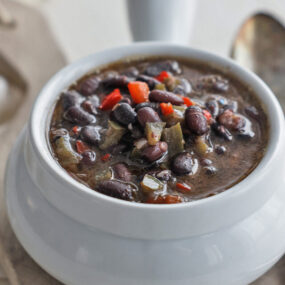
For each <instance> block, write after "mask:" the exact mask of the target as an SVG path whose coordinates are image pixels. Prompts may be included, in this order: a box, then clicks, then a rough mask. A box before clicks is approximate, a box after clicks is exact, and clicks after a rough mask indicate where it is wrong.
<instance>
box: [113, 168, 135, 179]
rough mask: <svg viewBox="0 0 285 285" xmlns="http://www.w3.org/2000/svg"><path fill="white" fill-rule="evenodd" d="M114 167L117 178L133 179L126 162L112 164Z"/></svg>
mask: <svg viewBox="0 0 285 285" xmlns="http://www.w3.org/2000/svg"><path fill="white" fill-rule="evenodd" d="M112 169H113V171H114V177H115V178H117V179H119V180H123V181H126V182H128V181H131V178H132V175H131V172H130V171H129V169H128V168H127V166H126V164H125V163H117V164H115V165H113V166H112Z"/></svg>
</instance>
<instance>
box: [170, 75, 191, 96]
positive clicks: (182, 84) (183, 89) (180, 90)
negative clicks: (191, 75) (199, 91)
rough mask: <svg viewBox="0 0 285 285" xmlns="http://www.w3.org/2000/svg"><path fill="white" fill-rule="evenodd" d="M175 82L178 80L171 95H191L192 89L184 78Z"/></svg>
mask: <svg viewBox="0 0 285 285" xmlns="http://www.w3.org/2000/svg"><path fill="white" fill-rule="evenodd" d="M177 80H178V84H177V85H176V87H175V88H174V89H173V93H175V94H181V95H187V94H189V93H191V91H192V87H191V84H190V83H189V81H188V80H187V79H186V78H179V79H177Z"/></svg>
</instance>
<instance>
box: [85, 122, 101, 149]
mask: <svg viewBox="0 0 285 285" xmlns="http://www.w3.org/2000/svg"><path fill="white" fill-rule="evenodd" d="M100 129H101V128H100V127H94V126H85V127H83V128H82V129H81V131H80V137H81V139H82V140H83V141H84V142H87V143H89V144H91V145H97V144H98V143H99V142H100V139H101V135H100Z"/></svg>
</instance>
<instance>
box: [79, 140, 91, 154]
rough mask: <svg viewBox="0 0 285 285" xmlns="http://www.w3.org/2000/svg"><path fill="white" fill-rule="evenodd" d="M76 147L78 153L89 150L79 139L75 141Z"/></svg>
mask: <svg viewBox="0 0 285 285" xmlns="http://www.w3.org/2000/svg"><path fill="white" fill-rule="evenodd" d="M76 149H77V152H78V153H83V152H84V151H86V150H89V147H88V146H87V145H86V144H85V143H84V142H83V141H81V140H77V141H76Z"/></svg>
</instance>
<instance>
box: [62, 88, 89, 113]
mask: <svg viewBox="0 0 285 285" xmlns="http://www.w3.org/2000/svg"><path fill="white" fill-rule="evenodd" d="M83 100H84V98H83V97H82V96H81V95H80V94H79V93H78V92H77V91H75V90H68V91H65V92H63V93H62V94H61V103H62V107H63V109H64V110H65V111H66V110H67V109H68V108H70V107H72V106H77V105H80V104H81V102H82V101H83Z"/></svg>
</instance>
